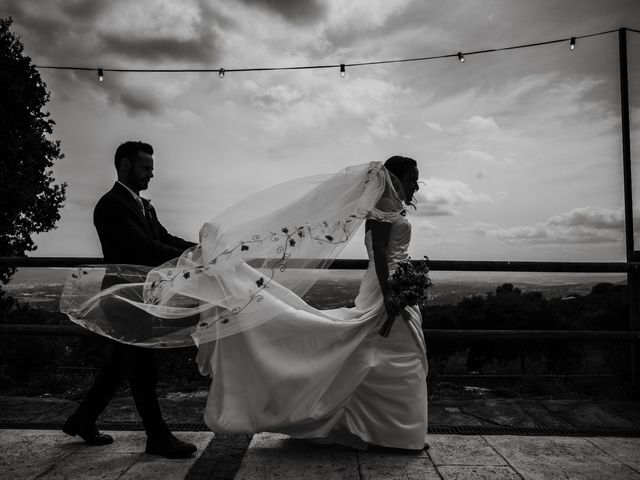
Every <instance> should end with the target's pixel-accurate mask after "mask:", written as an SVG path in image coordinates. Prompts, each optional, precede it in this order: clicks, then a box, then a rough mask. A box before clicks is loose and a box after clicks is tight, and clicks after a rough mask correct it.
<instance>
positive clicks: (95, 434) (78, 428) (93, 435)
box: [62, 415, 113, 446]
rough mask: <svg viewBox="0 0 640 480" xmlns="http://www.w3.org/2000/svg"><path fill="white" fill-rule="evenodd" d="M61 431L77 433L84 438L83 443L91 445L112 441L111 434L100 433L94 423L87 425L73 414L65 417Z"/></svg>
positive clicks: (68, 433) (73, 434)
mask: <svg viewBox="0 0 640 480" xmlns="http://www.w3.org/2000/svg"><path fill="white" fill-rule="evenodd" d="M62 431H63V432H64V433H66V434H67V435H71V436H75V435H78V436H79V437H80V438H82V439H83V440H84V443H86V444H87V445H91V446H97V445H109V444H110V443H113V437H112V436H111V435H106V434H104V433H100V431H99V430H98V427H96V424H95V423H92V424H91V425H89V426H87V425H83V424H82V423H81V422H80V421H78V419H77V418H76V417H74V416H73V415H71V416H70V417H69V418H68V419H67V421H66V422H65V424H64V426H63V427H62Z"/></svg>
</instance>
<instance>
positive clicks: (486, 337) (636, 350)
mask: <svg viewBox="0 0 640 480" xmlns="http://www.w3.org/2000/svg"><path fill="white" fill-rule="evenodd" d="M103 263H104V262H103V260H102V258H96V257H0V266H6V267H16V268H18V267H41V268H44V267H58V268H60V267H67V268H69V267H79V266H88V265H100V264H103ZM367 265H368V261H367V260H365V259H362V260H359V259H338V260H335V261H334V262H333V263H332V264H331V266H330V268H331V269H335V270H363V269H366V268H367ZM289 266H290V267H291V268H295V262H292V264H291V265H289ZM429 268H430V269H431V270H433V271H465V272H488V271H491V272H564V273H626V274H627V275H628V277H630V276H631V275H633V276H634V277H635V276H637V275H638V273H639V272H640V262H521V261H515V262H512V261H466V260H430V261H429ZM638 293H640V292H636V291H635V290H634V291H632V289H631V288H630V289H629V301H630V303H631V302H632V301H637V299H636V297H637V296H638ZM52 314H53V313H52ZM630 325H633V323H630ZM425 333H426V334H427V335H426V336H427V338H428V341H429V342H432V341H433V342H435V341H443V342H452V341H462V342H468V343H477V342H488V341H491V342H495V341H518V342H527V343H529V342H567V341H581V342H615V343H627V344H630V346H631V351H632V355H631V359H632V360H631V361H632V366H631V367H632V368H631V372H632V373H631V375H632V378H631V382H632V384H633V387H634V390H635V391H636V392H637V391H638V390H639V389H640V378H639V376H638V374H639V372H640V368H638V365H636V364H635V362H637V359H638V358H640V331H636V330H633V329H630V330H628V331H582V330H460V329H425ZM0 334H2V335H53V336H75V335H92V334H93V333H92V332H90V331H89V330H86V329H83V328H82V327H80V326H77V325H25V324H0Z"/></svg>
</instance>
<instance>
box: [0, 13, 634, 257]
mask: <svg viewBox="0 0 640 480" xmlns="http://www.w3.org/2000/svg"><path fill="white" fill-rule="evenodd" d="M0 15H1V16H7V15H11V16H12V17H13V18H14V25H13V31H14V32H16V33H17V34H18V35H19V36H20V38H21V39H22V42H23V43H24V45H25V53H26V54H27V55H29V56H30V57H31V58H32V59H33V61H34V63H36V64H37V65H73V66H87V67H103V68H162V67H165V68H178V67H180V68H189V67H193V68H220V67H224V68H227V69H232V68H243V67H273V66H294V65H320V64H337V63H352V62H361V61H375V60H385V59H397V58H410V57H422V56H430V55H441V54H450V53H455V52H458V51H463V52H464V51H473V50H481V49H491V48H499V47H505V46H511V45H517V44H523V43H532V42H539V41H546V40H552V39H557V38H565V37H570V36H579V35H585V34H589V33H595V32H599V31H604V30H610V29H617V28H619V27H622V26H626V27H630V28H635V29H640V2H638V1H637V0H626V1H622V0H608V1H606V2H605V1H602V0H555V1H552V0H536V1H527V0H483V1H479V0H448V1H444V0H442V1H424V0H328V1H322V0H297V1H286V0H241V1H240V0H238V1H231V0H225V1H213V0H186V1H180V2H178V1H168V0H165V1H150V0H149V1H140V0H138V1H135V2H130V1H124V0H78V1H71V0H66V1H65V0H47V1H46V2H43V1H39V0H2V3H0ZM627 35H628V41H629V47H630V52H629V59H630V75H631V78H630V85H631V88H632V90H631V100H632V138H633V152H634V153H637V152H638V151H640V138H639V137H640V34H636V33H632V32H629V33H628V34H627ZM617 46H618V38H617V34H609V35H605V36H598V37H592V38H588V39H583V40H578V42H577V45H576V49H575V51H571V50H570V49H569V45H568V42H567V43H561V44H554V45H548V46H538V47H534V48H528V49H522V50H512V51H508V52H500V53H488V54H483V55H475V56H468V57H467V59H466V62H465V63H460V62H458V61H457V59H442V60H433V61H426V62H415V63H401V64H395V65H380V66H366V67H354V68H347V72H346V77H345V78H344V79H342V78H340V75H339V73H338V71H337V70H335V69H330V70H305V71H298V72H290V71H289V72H247V73H227V75H226V76H225V77H224V78H218V75H217V74H215V73H214V74H211V73H209V74H208V73H190V74H166V73H165V74H162V73H151V74H150V73H146V74H145V73H115V72H114V73H110V72H106V75H105V79H104V82H103V83H99V82H98V80H97V76H96V73H95V72H70V71H54V70H44V69H42V70H41V75H42V77H43V79H44V81H45V82H46V83H47V86H48V88H49V90H50V91H51V102H50V103H49V104H48V110H49V111H50V112H51V115H52V118H53V119H54V120H55V122H56V126H55V128H54V138H56V139H59V140H60V141H61V143H62V151H63V152H64V154H65V156H66V157H65V158H64V159H63V160H62V161H60V162H58V163H57V164H56V166H55V170H54V173H55V177H56V179H57V180H58V181H65V182H67V183H68V189H67V201H66V205H65V207H64V209H63V210H62V212H61V215H62V219H61V220H60V222H59V225H58V228H57V229H56V230H54V231H52V232H50V233H46V234H43V235H40V236H38V237H37V239H36V240H37V245H38V250H37V251H36V252H35V254H36V255H47V256H49V255H54V256H100V255H101V251H100V245H99V242H98V239H97V235H96V233H95V230H94V228H93V225H92V220H91V218H92V210H93V206H94V205H95V203H96V202H97V200H98V198H99V196H100V195H101V194H102V193H104V192H106V191H107V190H108V189H109V188H110V187H111V185H112V184H113V181H114V180H115V169H114V167H113V153H114V151H115V148H116V147H117V145H118V144H119V143H121V142H123V141H125V140H127V139H134V140H138V139H139V140H144V141H147V142H149V143H151V144H152V145H153V146H154V148H155V150H156V155H155V159H156V176H155V178H154V179H153V181H152V183H151V186H150V188H149V190H148V191H146V192H144V193H143V196H146V197H148V198H150V199H151V200H152V202H153V203H154V205H155V207H156V210H157V211H158V215H159V217H160V219H161V221H162V222H163V224H164V225H165V226H166V227H167V228H168V229H169V231H171V232H173V233H176V234H179V235H181V236H184V237H185V238H189V239H193V240H195V239H196V236H197V232H198V229H199V228H200V226H201V225H202V223H203V222H205V221H207V220H208V219H210V218H211V217H213V216H214V215H215V214H216V213H218V212H220V211H221V210H222V209H223V208H225V207H227V206H228V205H230V204H232V203H234V202H235V201H237V200H240V199H241V198H243V197H244V196H246V195H248V194H250V193H252V192H255V191H257V190H260V189H262V188H265V187H269V186H272V185H274V184H277V183H280V182H283V181H286V180H290V179H292V178H296V177H299V176H304V175H310V174H316V173H330V172H335V171H338V170H340V169H341V168H343V167H345V166H348V165H353V164H360V163H364V162H369V161H372V160H378V161H384V160H385V159H386V158H388V157H389V156H390V155H394V154H401V155H408V156H412V157H414V158H415V159H416V160H417V161H418V165H419V168H420V173H421V177H422V179H423V180H424V182H425V183H426V186H424V187H423V191H422V192H421V193H420V194H419V195H418V209H417V211H415V212H412V213H411V217H412V222H413V225H414V236H413V244H412V248H411V253H412V255H413V256H414V257H420V256H422V255H428V256H429V257H431V258H432V259H472V260H577V261H579V260H584V261H586V260H594V261H619V260H624V257H625V256H624V252H625V247H624V222H623V218H624V216H623V210H622V205H623V190H622V162H621V139H620V138H621V137H620V97H619V83H618V82H619V77H618V74H619V71H618V50H617ZM634 171H637V174H636V177H637V178H638V179H639V180H638V182H637V183H638V184H639V185H640V168H637V169H635V170H634ZM283 194H285V195H286V192H284V193H283ZM636 199H637V200H640V188H639V189H638V192H637V193H636ZM637 230H640V225H638V226H637ZM346 254H347V256H350V257H362V256H364V255H365V253H364V249H363V247H362V245H361V244H360V242H356V244H355V245H351V246H350V247H349V249H348V250H347V251H346Z"/></svg>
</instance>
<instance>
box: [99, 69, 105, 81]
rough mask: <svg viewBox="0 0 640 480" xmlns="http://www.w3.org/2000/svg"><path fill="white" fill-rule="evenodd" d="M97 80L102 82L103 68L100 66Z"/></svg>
mask: <svg viewBox="0 0 640 480" xmlns="http://www.w3.org/2000/svg"><path fill="white" fill-rule="evenodd" d="M98 81H99V82H104V70H102V69H101V68H99V69H98Z"/></svg>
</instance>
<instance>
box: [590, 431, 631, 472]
mask: <svg viewBox="0 0 640 480" xmlns="http://www.w3.org/2000/svg"><path fill="white" fill-rule="evenodd" d="M587 440H588V441H589V442H591V443H593V444H594V445H596V446H597V447H598V448H601V449H602V450H604V451H605V452H607V453H608V454H609V455H611V456H612V457H613V458H615V459H617V460H619V461H621V462H622V463H625V464H626V465H629V466H630V467H631V468H633V469H635V470H636V471H638V472H640V438H612V437H593V438H587Z"/></svg>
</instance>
